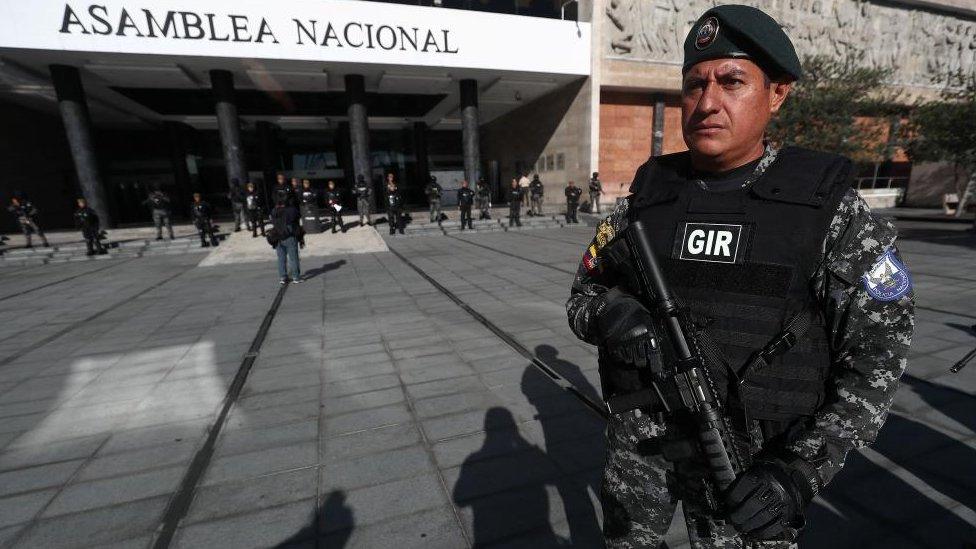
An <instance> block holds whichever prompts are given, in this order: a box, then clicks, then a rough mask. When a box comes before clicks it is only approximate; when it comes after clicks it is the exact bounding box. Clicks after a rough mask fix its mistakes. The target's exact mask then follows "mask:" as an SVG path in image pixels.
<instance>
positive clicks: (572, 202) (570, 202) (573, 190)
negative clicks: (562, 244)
mask: <svg viewBox="0 0 976 549" xmlns="http://www.w3.org/2000/svg"><path fill="white" fill-rule="evenodd" d="M564 192H565V194H566V223H579V221H578V220H577V219H576V211H577V210H579V199H580V195H581V194H583V189H581V188H579V187H577V186H576V183H574V182H572V181H570V182H569V185H567V186H566V190H565V191H564Z"/></svg>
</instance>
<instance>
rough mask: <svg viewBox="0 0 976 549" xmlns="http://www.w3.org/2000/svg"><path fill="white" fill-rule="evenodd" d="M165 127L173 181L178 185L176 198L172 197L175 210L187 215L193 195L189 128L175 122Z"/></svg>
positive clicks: (170, 122) (168, 122)
mask: <svg viewBox="0 0 976 549" xmlns="http://www.w3.org/2000/svg"><path fill="white" fill-rule="evenodd" d="M164 126H165V128H166V137H167V139H168V141H169V161H170V166H171V168H172V170H173V181H174V182H175V183H176V196H173V197H171V198H172V199H173V210H174V211H176V212H180V213H186V212H187V211H188V210H187V208H188V207H189V204H190V200H191V198H190V197H191V194H192V191H191V190H190V169H189V168H188V167H187V165H186V131H187V128H186V126H185V125H183V124H181V123H179V122H173V121H167V122H165V124H164Z"/></svg>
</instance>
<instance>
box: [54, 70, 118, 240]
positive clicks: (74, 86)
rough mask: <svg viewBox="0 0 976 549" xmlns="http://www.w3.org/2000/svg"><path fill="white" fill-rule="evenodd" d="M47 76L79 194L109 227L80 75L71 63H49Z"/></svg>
mask: <svg viewBox="0 0 976 549" xmlns="http://www.w3.org/2000/svg"><path fill="white" fill-rule="evenodd" d="M51 79H52V80H53V81H54V91H55V92H56V93H57V96H58V109H59V110H60V111H61V120H62V122H63V123H64V131H65V133H66V134H67V136H68V146H69V147H70V148H71V157H72V158H73V159H74V163H75V173H76V174H77V175H78V185H79V186H80V187H81V194H82V196H84V197H85V199H86V200H87V201H88V205H89V206H90V207H91V208H92V209H93V210H95V212H96V213H97V214H98V217H99V218H100V219H101V223H102V226H103V227H112V226H113V224H112V216H111V215H110V214H109V206H108V195H107V194H106V192H105V187H104V185H103V182H102V175H101V173H100V172H99V169H98V159H97V158H96V157H95V142H94V139H93V138H92V130H91V115H90V114H89V113H88V103H87V101H86V100H85V89H84V87H82V85H81V75H80V73H79V72H78V69H77V68H75V67H70V66H67V65H51Z"/></svg>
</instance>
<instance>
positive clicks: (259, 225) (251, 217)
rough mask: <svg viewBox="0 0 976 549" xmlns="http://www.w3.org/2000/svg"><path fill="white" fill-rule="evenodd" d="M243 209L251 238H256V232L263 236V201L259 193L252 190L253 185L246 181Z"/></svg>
mask: <svg viewBox="0 0 976 549" xmlns="http://www.w3.org/2000/svg"><path fill="white" fill-rule="evenodd" d="M244 207H245V208H246V210H247V222H248V224H249V225H250V227H249V228H250V229H251V238H257V237H258V230H259V229H260V231H261V236H264V201H263V200H262V199H261V193H259V192H257V190H255V188H254V183H251V182H250V181H248V183H247V194H245V195H244Z"/></svg>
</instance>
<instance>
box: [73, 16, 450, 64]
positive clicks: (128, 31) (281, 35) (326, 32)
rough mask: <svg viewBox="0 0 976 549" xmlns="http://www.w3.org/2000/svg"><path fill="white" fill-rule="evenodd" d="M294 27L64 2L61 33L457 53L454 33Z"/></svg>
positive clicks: (316, 24) (315, 24)
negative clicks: (273, 26) (277, 26)
mask: <svg viewBox="0 0 976 549" xmlns="http://www.w3.org/2000/svg"><path fill="white" fill-rule="evenodd" d="M290 23H291V25H292V26H291V28H288V29H281V28H278V29H273V28H272V26H271V23H269V21H268V20H267V19H266V18H264V17H253V16H248V15H240V14H219V15H218V14H214V13H197V12H190V11H173V10H170V11H165V12H163V11H161V10H157V11H153V10H149V9H132V10H129V9H126V8H124V7H122V8H119V9H118V10H117V11H110V10H109V9H108V8H107V7H106V6H102V5H97V4H91V5H88V6H85V7H82V6H80V5H75V6H72V5H71V4H69V3H66V4H65V5H64V14H63V17H62V20H61V27H60V29H59V32H60V33H62V34H84V35H101V36H110V35H111V36H123V37H135V38H146V39H154V38H155V39H159V38H166V39H172V40H208V41H213V42H249V43H258V44H281V43H282V41H292V42H293V43H294V44H296V45H299V46H319V47H330V48H353V49H358V48H363V49H379V50H387V51H389V50H399V51H415V52H420V53H443V54H456V53H458V48H457V47H455V44H454V43H453V41H452V36H451V31H450V29H442V28H437V29H434V28H419V27H402V26H397V25H385V24H376V23H372V22H368V21H344V22H333V21H326V20H316V19H298V18H292V19H291V20H290Z"/></svg>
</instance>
